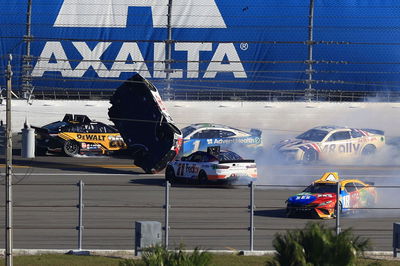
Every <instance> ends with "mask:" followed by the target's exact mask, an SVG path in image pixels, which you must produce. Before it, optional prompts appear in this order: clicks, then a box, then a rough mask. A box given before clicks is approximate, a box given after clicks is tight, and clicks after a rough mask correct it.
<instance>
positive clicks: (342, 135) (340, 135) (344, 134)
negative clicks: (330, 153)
mask: <svg viewBox="0 0 400 266" xmlns="http://www.w3.org/2000/svg"><path fill="white" fill-rule="evenodd" d="M345 139H350V132H349V131H339V132H335V133H333V134H332V135H331V136H330V137H329V138H328V141H338V140H345Z"/></svg>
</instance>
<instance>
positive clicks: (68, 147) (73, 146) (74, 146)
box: [63, 140, 79, 157]
mask: <svg viewBox="0 0 400 266" xmlns="http://www.w3.org/2000/svg"><path fill="white" fill-rule="evenodd" d="M63 150H64V153H65V154H66V155H68V156H71V157H73V156H75V155H77V154H78V153H79V143H78V142H76V141H74V140H67V141H66V142H65V143H64V146H63Z"/></svg>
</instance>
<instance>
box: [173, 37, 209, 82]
mask: <svg viewBox="0 0 400 266" xmlns="http://www.w3.org/2000/svg"><path fill="white" fill-rule="evenodd" d="M175 51H187V78H198V77H199V60H200V51H212V43H177V44H175Z"/></svg>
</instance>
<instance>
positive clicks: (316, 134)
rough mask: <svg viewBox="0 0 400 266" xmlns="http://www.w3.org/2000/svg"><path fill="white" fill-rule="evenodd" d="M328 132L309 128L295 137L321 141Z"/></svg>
mask: <svg viewBox="0 0 400 266" xmlns="http://www.w3.org/2000/svg"><path fill="white" fill-rule="evenodd" d="M327 134H328V131H325V130H320V129H310V130H308V131H306V132H304V133H303V134H300V135H298V136H297V137H296V139H302V140H310V141H317V142H320V141H322V140H323V139H324V138H325V136H326V135H327Z"/></svg>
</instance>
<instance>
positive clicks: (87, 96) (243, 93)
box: [15, 89, 400, 102]
mask: <svg viewBox="0 0 400 266" xmlns="http://www.w3.org/2000/svg"><path fill="white" fill-rule="evenodd" d="M113 92H114V91H113V90H68V89H63V90H61V89H54V90H42V91H39V90H36V91H35V92H34V98H35V99H40V100H109V99H110V97H111V96H112V94H113ZM15 93H16V95H18V96H19V97H21V96H22V94H21V93H20V92H18V91H17V92H15ZM161 93H162V91H161ZM163 99H164V100H174V101H179V100H183V101H305V100H306V99H305V97H304V91H270V90H205V89H203V90H195V89H192V90H180V89H175V90H172V91H171V92H170V93H168V95H163ZM313 100H314V101H332V102H368V101H376V102H400V92H397V91H387V92H385V91H370V92H368V91H334V90H333V91H316V92H315V95H314V97H313Z"/></svg>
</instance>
